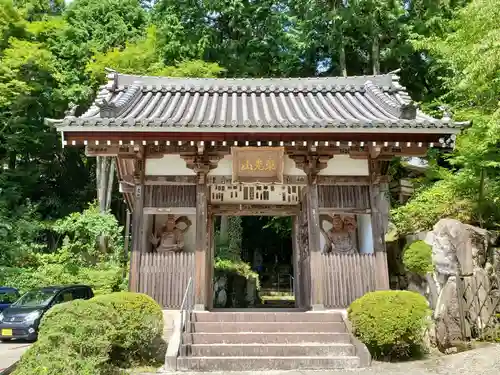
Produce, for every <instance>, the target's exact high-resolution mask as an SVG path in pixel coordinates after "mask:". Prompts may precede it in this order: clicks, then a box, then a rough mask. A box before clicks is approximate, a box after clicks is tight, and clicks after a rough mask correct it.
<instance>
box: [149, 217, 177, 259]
mask: <svg viewBox="0 0 500 375" xmlns="http://www.w3.org/2000/svg"><path fill="white" fill-rule="evenodd" d="M151 243H152V244H153V246H155V249H156V252H158V253H160V254H163V253H167V252H170V251H176V252H179V251H182V250H183V249H184V233H183V231H182V230H180V229H179V228H177V222H176V220H175V216H173V215H168V217H167V222H166V223H165V224H164V225H163V226H162V227H161V228H160V230H158V231H157V232H156V234H153V235H152V236H151Z"/></svg>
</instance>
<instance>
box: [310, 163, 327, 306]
mask: <svg viewBox="0 0 500 375" xmlns="http://www.w3.org/2000/svg"><path fill="white" fill-rule="evenodd" d="M306 194H307V195H306V197H307V200H308V204H307V206H308V213H307V219H308V220H307V221H308V237H309V254H310V257H311V294H310V296H311V300H310V307H311V309H312V310H323V309H324V300H323V294H324V293H323V289H324V288H323V282H324V277H323V264H322V257H321V246H320V223H319V203H318V185H317V184H316V173H315V171H311V172H310V173H309V186H308V189H307V193H306Z"/></svg>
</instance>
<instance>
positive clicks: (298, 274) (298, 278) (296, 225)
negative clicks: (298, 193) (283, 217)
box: [292, 216, 303, 308]
mask: <svg viewBox="0 0 500 375" xmlns="http://www.w3.org/2000/svg"><path fill="white" fill-rule="evenodd" d="M292 248H293V250H292V251H293V269H294V276H295V277H294V279H293V290H294V296H295V307H299V308H302V307H303V301H302V299H303V297H302V296H303V292H302V287H301V286H302V284H303V281H302V263H301V260H302V259H301V257H300V255H301V251H300V219H299V217H298V216H294V217H293V218H292Z"/></svg>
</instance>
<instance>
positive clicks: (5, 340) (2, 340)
mask: <svg viewBox="0 0 500 375" xmlns="http://www.w3.org/2000/svg"><path fill="white" fill-rule="evenodd" d="M10 340H12V339H0V341H1V342H9V341H10Z"/></svg>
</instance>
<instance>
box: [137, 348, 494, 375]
mask: <svg viewBox="0 0 500 375" xmlns="http://www.w3.org/2000/svg"><path fill="white" fill-rule="evenodd" d="M182 374H183V375H195V374H196V373H189V372H184V373H182ZM198 374H200V373H198ZM261 374H265V375H498V374H500V345H486V346H485V347H482V348H480V349H474V350H470V351H467V352H463V353H458V354H452V355H447V356H438V357H435V358H431V359H426V360H421V361H411V362H402V363H380V362H374V363H373V365H372V367H370V368H366V369H352V370H331V371H286V372H280V371H265V372H260V373H259V372H230V373H229V372H214V373H210V375H261ZM143 375H149V374H143Z"/></svg>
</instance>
